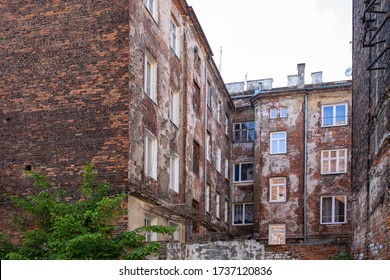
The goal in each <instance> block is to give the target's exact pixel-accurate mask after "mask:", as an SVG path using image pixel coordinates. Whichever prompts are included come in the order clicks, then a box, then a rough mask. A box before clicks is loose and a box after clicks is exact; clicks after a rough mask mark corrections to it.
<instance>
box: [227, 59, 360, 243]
mask: <svg viewBox="0 0 390 280" xmlns="http://www.w3.org/2000/svg"><path fill="white" fill-rule="evenodd" d="M304 69H305V65H304V64H299V65H298V75H292V76H289V77H288V80H289V85H288V87H284V88H272V79H263V80H255V81H248V82H241V83H231V84H227V87H228V90H229V92H230V93H231V96H232V99H233V100H234V103H235V113H234V118H233V122H234V123H233V128H234V144H233V159H232V160H233V166H234V169H233V173H234V174H233V182H232V203H233V205H232V215H233V224H232V232H234V233H236V234H248V235H252V236H253V238H256V239H257V240H259V241H260V242H261V243H264V244H270V245H277V244H294V243H305V244H319V243H323V244H340V245H341V246H343V248H347V247H348V244H349V241H350V230H351V220H350V215H351V213H350V211H351V210H350V209H351V201H352V198H351V117H350V116H351V112H352V110H351V109H352V108H351V106H352V100H351V82H350V81H340V82H332V83H323V82H322V72H316V73H312V78H313V83H312V84H307V85H305V83H304V75H305V74H304ZM241 212H243V214H241ZM241 215H243V216H245V219H243V220H241V219H239V218H237V217H241ZM268 249H269V250H272V247H270V246H269V247H268Z"/></svg>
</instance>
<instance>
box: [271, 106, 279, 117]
mask: <svg viewBox="0 0 390 280" xmlns="http://www.w3.org/2000/svg"><path fill="white" fill-rule="evenodd" d="M277 115H278V111H277V110H276V108H271V109H269V118H270V119H276V118H277Z"/></svg>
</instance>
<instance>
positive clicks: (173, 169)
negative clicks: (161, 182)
mask: <svg viewBox="0 0 390 280" xmlns="http://www.w3.org/2000/svg"><path fill="white" fill-rule="evenodd" d="M169 188H170V189H171V190H174V191H175V192H179V157H178V155H174V156H172V157H171V160H170V175H169Z"/></svg>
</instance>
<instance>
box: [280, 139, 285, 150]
mask: <svg viewBox="0 0 390 280" xmlns="http://www.w3.org/2000/svg"><path fill="white" fill-rule="evenodd" d="M285 152H286V140H281V141H279V153H285Z"/></svg>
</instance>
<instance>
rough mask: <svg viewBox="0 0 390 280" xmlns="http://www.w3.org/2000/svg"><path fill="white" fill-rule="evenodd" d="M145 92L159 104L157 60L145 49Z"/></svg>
mask: <svg viewBox="0 0 390 280" xmlns="http://www.w3.org/2000/svg"><path fill="white" fill-rule="evenodd" d="M144 93H145V94H146V95H147V96H149V98H150V99H152V100H153V101H154V102H155V103H156V104H157V61H156V59H155V58H154V57H153V56H152V54H151V53H150V52H149V51H147V50H146V51H145V65H144Z"/></svg>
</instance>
